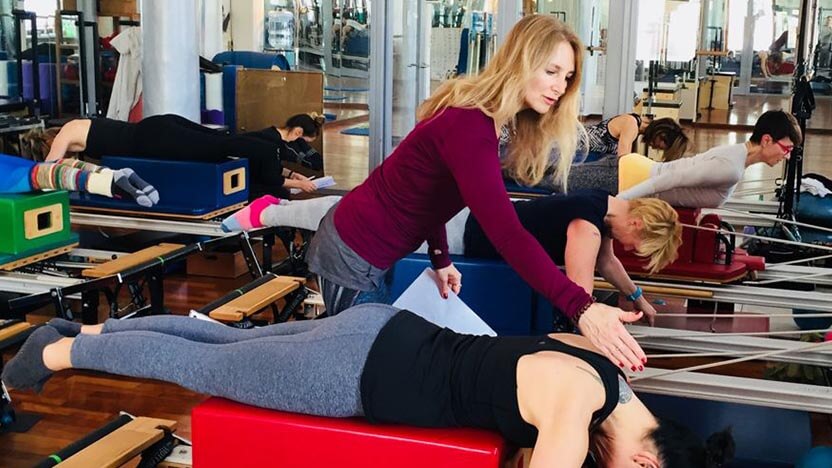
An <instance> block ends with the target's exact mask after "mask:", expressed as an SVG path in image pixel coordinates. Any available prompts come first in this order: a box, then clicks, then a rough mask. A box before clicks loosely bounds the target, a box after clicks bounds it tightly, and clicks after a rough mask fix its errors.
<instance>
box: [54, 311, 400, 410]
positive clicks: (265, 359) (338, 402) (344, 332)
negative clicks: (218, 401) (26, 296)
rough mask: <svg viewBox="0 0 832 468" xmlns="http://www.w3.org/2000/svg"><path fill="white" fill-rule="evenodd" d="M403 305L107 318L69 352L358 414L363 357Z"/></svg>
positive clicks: (142, 373)
mask: <svg viewBox="0 0 832 468" xmlns="http://www.w3.org/2000/svg"><path fill="white" fill-rule="evenodd" d="M397 311H398V310H397V309H395V308H394V307H392V306H387V305H381V304H364V305H359V306H355V307H352V308H350V309H348V310H345V311H344V312H342V313H340V314H338V315H337V316H335V317H331V318H326V319H322V320H309V321H300V322H288V323H280V324H276V325H271V326H268V327H263V328H255V329H250V330H241V329H236V328H231V327H226V326H223V325H218V324H216V323H212V322H207V321H203V320H197V319H193V318H188V317H182V316H155V317H146V318H137V319H131V320H107V322H105V324H104V328H103V331H102V334H101V335H78V337H77V338H76V339H75V342H74V343H73V344H72V351H71V354H70V359H71V361H72V367H74V368H78V369H90V370H97V371H103V372H108V373H111V374H117V375H128V376H131V377H142V378H151V379H158V380H163V381H166V382H173V383H176V384H179V385H181V386H183V387H186V388H189V389H191V390H194V391H196V392H200V393H206V394H209V395H214V396H221V397H224V398H228V399H230V400H235V401H239V402H241V403H246V404H250V405H255V406H260V407H263V408H270V409H276V410H282V411H290V412H295V413H303V414H312V415H318V416H330V417H349V416H360V415H362V414H363V409H362V406H361V394H360V382H361V373H362V372H363V370H364V362H365V361H366V359H367V355H368V353H369V352H370V347H371V346H372V344H373V342H374V341H375V339H376V336H377V335H378V332H379V330H381V328H382V327H383V326H384V324H386V323H387V321H388V320H389V319H390V318H391V317H392V316H393V315H395V314H396V312H397Z"/></svg>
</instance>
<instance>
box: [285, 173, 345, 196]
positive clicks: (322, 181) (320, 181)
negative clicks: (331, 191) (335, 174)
mask: <svg viewBox="0 0 832 468" xmlns="http://www.w3.org/2000/svg"><path fill="white" fill-rule="evenodd" d="M312 182H313V183H314V184H315V187H317V188H318V190H320V189H322V188H327V187H332V186H333V185H335V179H333V178H332V176H326V177H319V178H317V179H315V178H313V179H312ZM289 191H290V192H291V193H292V195H297V194H299V193H300V189H296V188H293V189H291V190H289Z"/></svg>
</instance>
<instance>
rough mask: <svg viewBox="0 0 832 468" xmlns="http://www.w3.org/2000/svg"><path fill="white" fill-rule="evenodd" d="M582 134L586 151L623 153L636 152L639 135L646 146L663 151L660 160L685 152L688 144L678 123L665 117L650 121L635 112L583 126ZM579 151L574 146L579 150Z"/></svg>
mask: <svg viewBox="0 0 832 468" xmlns="http://www.w3.org/2000/svg"><path fill="white" fill-rule="evenodd" d="M586 133H587V137H588V138H587V141H588V145H587V146H586V151H588V152H590V153H596V154H602V155H617V156H624V155H627V154H630V153H633V152H636V148H635V143H636V141H637V140H638V136H639V135H643V136H644V137H643V138H644V141H645V142H646V143H647V145H648V146H649V147H651V148H655V149H658V150H663V153H662V156H663V160H664V161H673V160H675V159H679V158H681V157H683V156H684V155H685V152H686V151H687V148H688V143H689V140H688V137H687V135H686V134H685V131H684V130H683V129H682V126H681V125H679V123H678V122H676V121H675V120H673V119H671V118H669V117H664V118H661V119H655V120H650V119H648V118H645V117H642V116H640V115H638V114H621V115H617V116H615V117H613V118H610V119H606V120H602V121H601V122H598V123H597V124H594V125H587V126H586ZM582 150H583V148H582V147H579V148H578V151H579V152H581V151H582ZM575 159H576V160H580V157H577V158H575Z"/></svg>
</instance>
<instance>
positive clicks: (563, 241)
mask: <svg viewBox="0 0 832 468" xmlns="http://www.w3.org/2000/svg"><path fill="white" fill-rule="evenodd" d="M340 200H341V197H338V196H329V197H319V198H312V199H308V200H295V201H288V200H282V201H281V200H277V199H274V198H272V197H268V196H266V197H263V198H260V199H258V200H255V201H254V202H253V203H252V204H250V205H249V206H247V207H245V208H243V209H242V210H240V211H238V212H237V213H235V214H233V215H231V216H229V217H228V218H226V219H225V220H224V221H223V223H222V228H223V230H224V231H226V232H231V231H239V230H250V229H256V228H260V227H264V226H281V227H293V228H298V229H307V230H310V231H315V230H317V229H318V225H319V224H320V222H321V219H323V217H324V216H325V215H326V213H327V212H328V211H329V210H330V209H331V208H332V207H333V206H335V205H336V204H337V203H338V202H339V201H340ZM514 209H515V211H516V213H517V216H518V218H519V219H520V223H521V224H522V225H523V227H524V228H525V229H526V230H527V231H529V232H530V233H531V234H532V235H533V236H534V238H535V239H537V241H538V242H540V245H541V246H543V248H544V250H545V251H546V253H547V254H548V255H549V257H550V258H551V259H552V260H553V261H554V262H555V264H557V265H564V266H565V268H566V276H567V277H568V278H569V279H571V280H572V281H574V282H575V283H576V284H578V285H579V286H580V287H581V288H583V289H584V291H586V292H587V294H592V290H593V285H594V279H595V272H596V271H598V273H599V274H600V275H601V276H602V277H604V279H606V280H607V281H609V282H610V283H611V284H612V285H613V286H615V287H616V288H617V289H618V290H619V291H621V293H623V294H624V295H626V296H627V297H628V299H630V300H631V301H632V302H633V303H634V306H635V309H636V310H640V311H641V312H643V313H644V317H645V318H646V319H647V321H648V322H649V323H650V324H651V325H652V323H653V320H654V317H655V315H656V310H655V309H654V308H653V306H652V305H651V304H650V302H649V301H648V300H647V299H646V298H645V297H644V295H643V294H642V291H641V289H640V288H638V287H637V286H636V285H635V284H634V283H633V281H632V280H631V279H630V277H629V275H628V274H627V272H626V271H625V270H624V267H623V266H622V265H621V262H620V261H619V260H618V258H616V256H615V253H614V252H613V247H612V241H613V240H617V241H618V242H619V243H621V245H622V246H623V247H624V249H626V250H634V251H636V252H637V253H638V254H639V255H640V256H643V257H647V258H648V259H649V261H648V267H647V268H648V270H649V271H650V272H651V273H655V272H657V271H659V270H661V269H662V268H664V267H665V266H667V265H668V264H670V263H671V262H673V261H674V260H675V259H676V257H677V255H678V254H677V251H678V250H679V246H680V245H681V243H682V239H681V232H682V226H681V224H679V216H678V214H677V213H676V210H674V209H673V208H672V207H671V206H670V205H669V204H668V203H667V202H665V201H662V200H658V199H655V198H641V199H636V200H631V201H627V200H622V199H619V198H615V197H612V196H610V195H608V194H607V193H606V192H603V191H600V190H581V191H574V192H570V193H569V194H568V195H562V194H558V195H551V196H546V197H538V198H534V199H531V200H528V201H517V202H514ZM445 230H446V232H447V234H448V252H449V253H450V254H452V255H459V254H464V255H465V256H466V257H472V258H494V259H499V258H501V256H500V254H499V252H498V251H497V249H496V248H495V247H494V245H493V244H492V243H491V241H489V240H488V237H487V236H486V235H485V232H484V231H483V229H482V226H480V224H479V223H478V222H477V219H476V218H475V217H474V216H471V212H470V210H468V209H467V208H466V209H463V210H462V211H461V212H460V213H459V214H457V215H456V216H455V217H454V218H452V219H451V220H450V221H449V222H448V224H447V225H446V227H445Z"/></svg>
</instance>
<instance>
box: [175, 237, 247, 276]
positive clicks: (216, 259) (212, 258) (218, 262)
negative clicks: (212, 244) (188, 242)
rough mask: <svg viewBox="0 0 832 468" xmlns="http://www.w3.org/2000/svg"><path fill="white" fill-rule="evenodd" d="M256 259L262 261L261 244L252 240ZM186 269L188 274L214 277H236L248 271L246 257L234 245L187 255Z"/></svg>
mask: <svg viewBox="0 0 832 468" xmlns="http://www.w3.org/2000/svg"><path fill="white" fill-rule="evenodd" d="M252 246H253V248H254V253H255V254H256V257H257V261H259V262H262V261H263V244H262V243H261V242H260V241H253V242H252ZM186 271H187V273H188V274H189V275H197V276H211V277H214V278H237V277H238V276H241V275H244V274H246V273H248V272H249V270H248V266H247V265H246V258H245V257H244V256H243V252H242V251H241V250H240V248H239V247H238V246H236V245H234V246H228V247H227V248H219V249H216V250H212V251H210V252H200V253H196V254H193V255H190V256H189V257H188V260H187V262H186Z"/></svg>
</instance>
